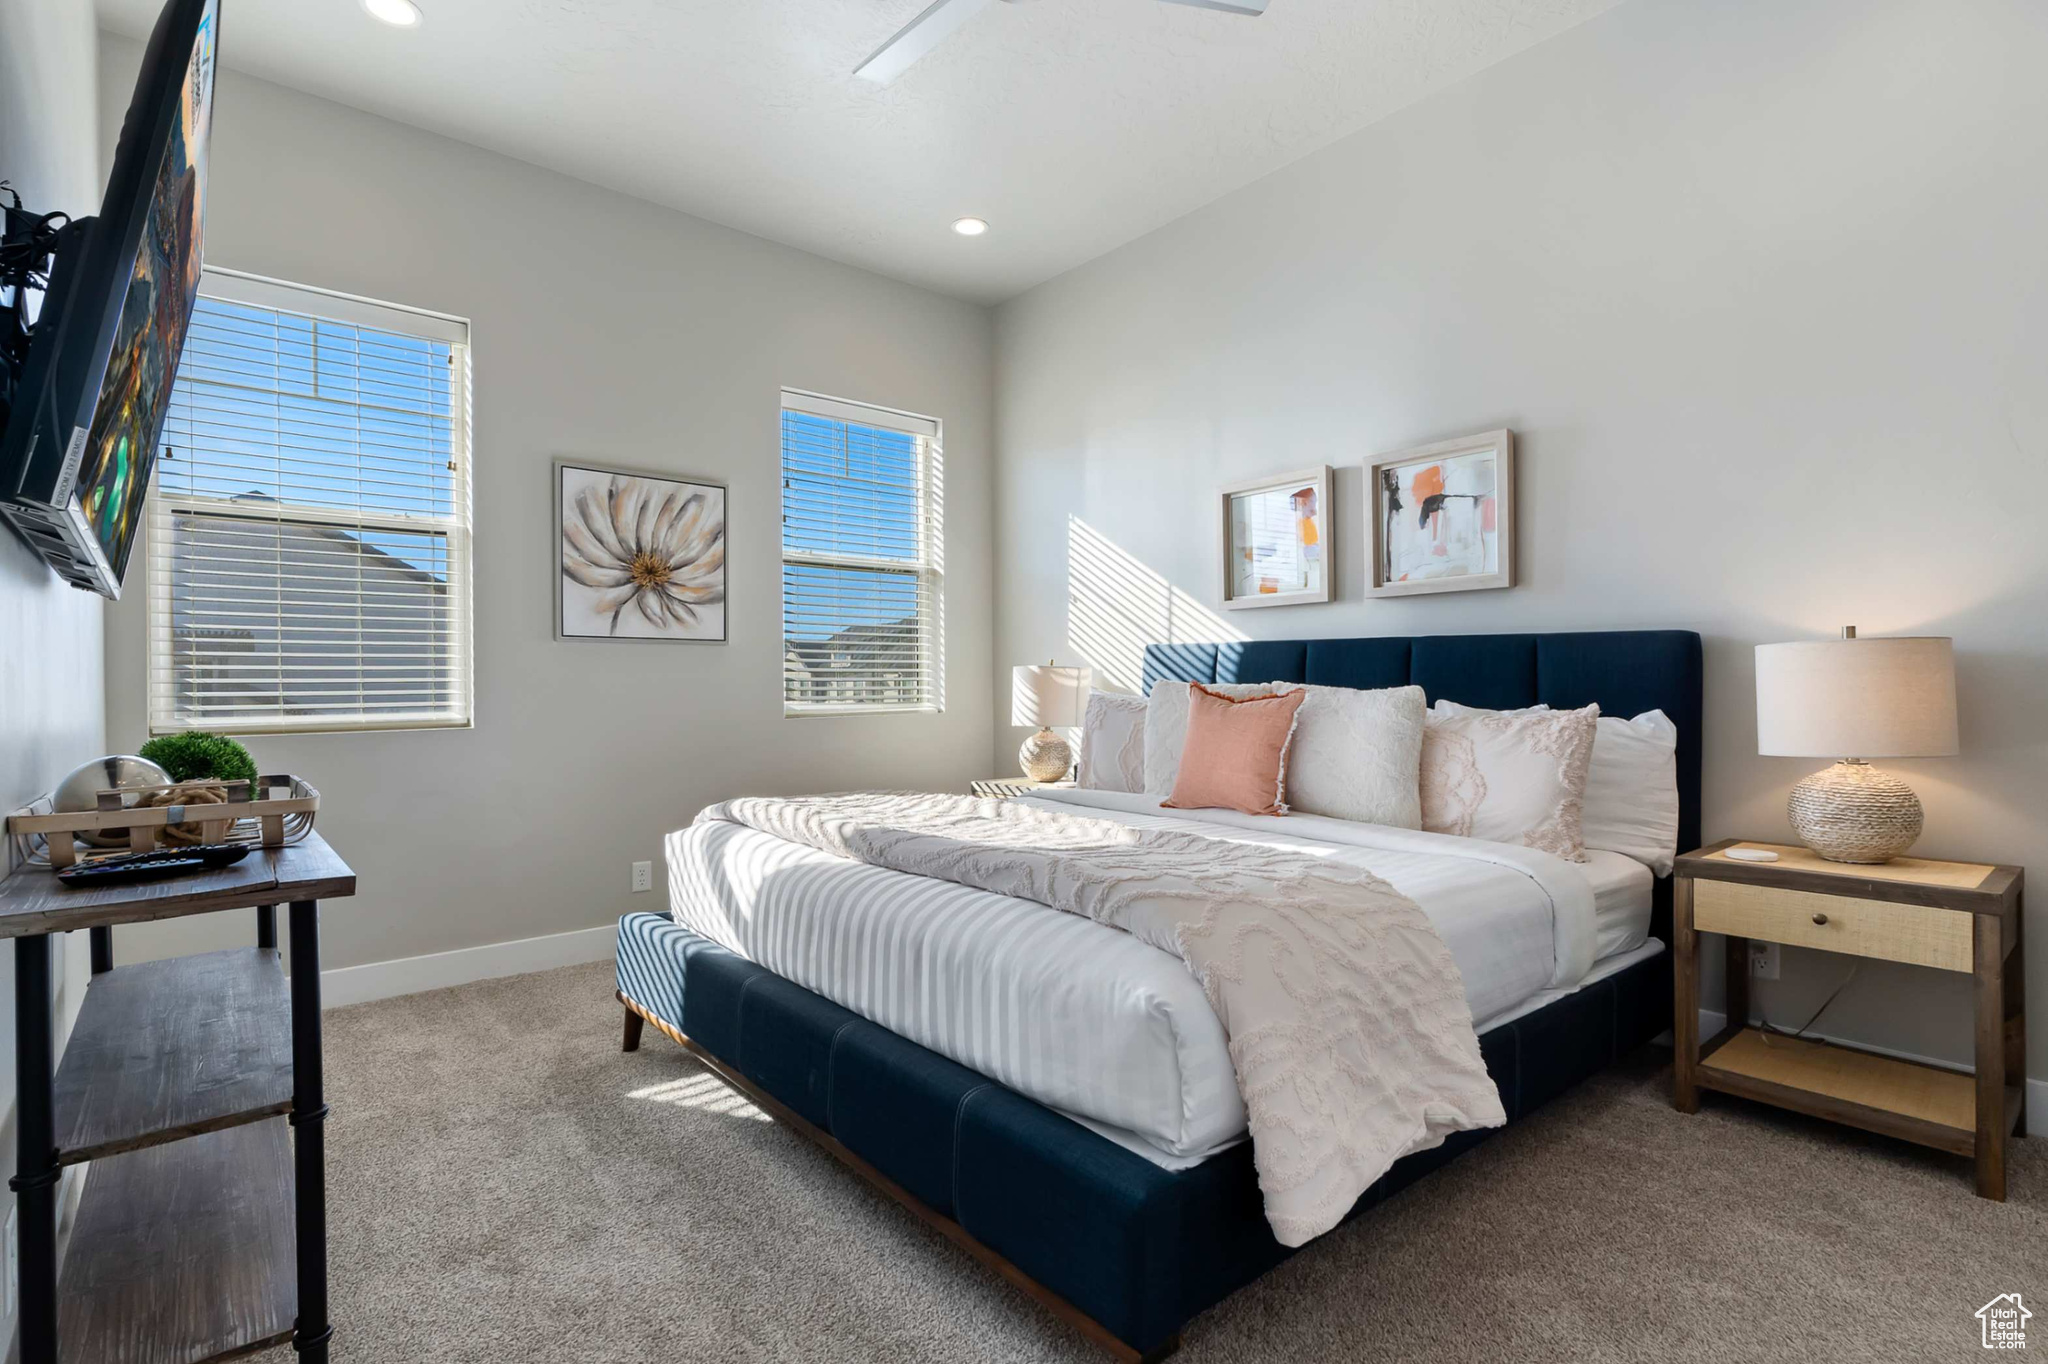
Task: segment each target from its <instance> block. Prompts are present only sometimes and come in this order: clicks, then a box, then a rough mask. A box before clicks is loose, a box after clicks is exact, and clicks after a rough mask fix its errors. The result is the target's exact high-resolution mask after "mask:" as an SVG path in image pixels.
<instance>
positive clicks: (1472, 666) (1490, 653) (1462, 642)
mask: <svg viewBox="0 0 2048 1364" xmlns="http://www.w3.org/2000/svg"><path fill="white" fill-rule="evenodd" d="M1161 678H1173V679H1177V680H1179V681H1183V682H1307V683H1311V684H1313V685H1317V686H1325V687H1402V686H1407V685H1408V684H1410V683H1414V684H1416V685H1418V686H1420V687H1421V688H1422V690H1423V692H1424V693H1425V694H1426V695H1427V696H1428V697H1429V699H1430V700H1431V701H1432V702H1434V701H1436V700H1438V699H1440V698H1442V699H1448V700H1452V701H1456V702H1459V703H1460V704H1463V705H1467V706H1484V707H1486V708H1488V709H1492V710H1508V709H1512V708H1514V707H1516V706H1533V705H1536V704H1537V703H1539V702H1547V703H1548V704H1550V705H1552V706H1557V707H1560V708H1564V707H1577V706H1584V705H1590V704H1592V703H1594V702H1598V703H1599V705H1600V713H1601V714H1603V715H1624V716H1626V715H1640V714H1641V713H1642V712H1644V711H1646V710H1661V711H1663V712H1664V713H1665V714H1666V715H1668V716H1670V717H1671V720H1672V722H1673V723H1674V724H1676V725H1677V726H1678V850H1679V851H1680V852H1685V851H1686V850H1688V849H1691V848H1697V847H1698V846H1699V845H1700V726H1701V721H1702V701H1701V692H1702V684H1701V660H1700V637H1699V636H1698V635H1696V634H1694V633H1693V632H1692V631H1690V630H1607V631H1597V632H1586V633H1580V634H1554V635H1410V636H1402V635H1394V636H1384V637H1380V638H1374V639H1288V640H1252V641H1249V642H1246V643H1243V644H1152V645H1147V646H1146V649H1145V690H1146V691H1148V692H1149V691H1151V690H1152V684H1153V683H1154V682H1156V681H1158V680H1159V679H1161ZM1657 890H1658V895H1657V913H1656V916H1655V920H1654V921H1653V923H1652V931H1653V932H1655V933H1657V934H1658V936H1660V937H1662V938H1663V940H1664V941H1665V942H1666V943H1669V942H1670V941H1671V937H1670V932H1671V929H1670V886H1669V883H1668V880H1667V881H1665V882H1660V883H1659V885H1658V888H1657Z"/></svg>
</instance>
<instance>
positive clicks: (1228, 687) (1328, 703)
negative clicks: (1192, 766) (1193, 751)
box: [1145, 682, 1426, 829]
mask: <svg viewBox="0 0 2048 1364" xmlns="http://www.w3.org/2000/svg"><path fill="white" fill-rule="evenodd" d="M1204 685H1205V686H1206V685H1208V684H1206V683H1205V684H1204ZM1210 690H1212V691H1217V692H1221V693H1222V694H1223V695H1225V696H1230V697H1235V698H1239V699H1242V698H1243V697H1247V696H1268V695H1272V696H1281V695H1285V694H1287V693H1289V692H1297V691H1298V692H1305V693H1307V695H1306V697H1305V699H1304V700H1303V701H1302V703H1301V711H1300V713H1299V714H1298V715H1297V716H1296V717H1295V721H1294V740H1293V742H1292V743H1291V744H1289V745H1288V750H1287V771H1286V776H1285V779H1286V789H1287V805H1288V808H1289V809H1290V810H1293V811H1295V812H1297V813H1299V814H1305V815H1327V816H1329V817H1330V818H1332V819H1349V820H1354V821H1356V822H1358V823H1361V824H1390V825H1392V826H1394V827H1395V828H1397V829H1414V828H1417V827H1420V825H1421V822H1422V800H1421V794H1420V791H1419V789H1418V777H1419V774H1420V772H1421V768H1422V725H1423V716H1424V715H1425V713H1426V710H1425V707H1426V701H1425V698H1424V697H1423V694H1422V688H1420V687H1386V688H1381V689H1377V690H1369V691H1368V690H1361V689H1359V688H1357V687H1311V686H1304V685H1303V684H1301V683H1299V682H1230V683H1224V684H1222V685H1220V686H1214V687H1211V688H1210ZM1187 731H1188V684H1187V683H1185V682H1161V683H1158V684H1157V685H1155V686H1154V687H1153V688H1152V696H1151V699H1150V700H1149V701H1148V702H1147V703H1146V707H1145V791H1146V793H1147V794H1148V795H1154V796H1158V797H1160V798H1161V799H1164V798H1165V797H1166V796H1168V795H1170V794H1171V793H1172V791H1173V783H1174V778H1175V777H1177V776H1178V775H1179V774H1180V756H1181V750H1182V749H1183V748H1184V747H1186V745H1187Z"/></svg>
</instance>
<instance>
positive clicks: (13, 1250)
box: [6, 1208, 21, 1321]
mask: <svg viewBox="0 0 2048 1364" xmlns="http://www.w3.org/2000/svg"><path fill="white" fill-rule="evenodd" d="M20 1282H21V1238H20V1237H19V1236H18V1235H16V1234H15V1221H14V1209H13V1208H9V1209H8V1210H7V1295H6V1296H7V1320H9V1321H13V1320H14V1309H15V1308H16V1307H17V1306H19V1304H18V1303H17V1302H16V1301H15V1297H14V1295H15V1288H16V1285H18V1284H19V1283H20Z"/></svg>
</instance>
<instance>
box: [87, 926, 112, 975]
mask: <svg viewBox="0 0 2048 1364" xmlns="http://www.w3.org/2000/svg"><path fill="white" fill-rule="evenodd" d="M86 934H87V936H88V937H90V938H91V939H92V973H93V974H94V975H96V976H104V975H105V974H106V973H107V972H109V971H111V970H113V969H114V930H113V929H112V928H110V927H108V926H107V925H105V924H102V925H100V926H99V927H98V928H89V929H87V930H86Z"/></svg>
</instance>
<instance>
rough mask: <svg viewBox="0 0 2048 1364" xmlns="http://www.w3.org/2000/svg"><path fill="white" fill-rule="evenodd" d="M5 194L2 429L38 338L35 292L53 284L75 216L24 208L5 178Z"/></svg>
mask: <svg viewBox="0 0 2048 1364" xmlns="http://www.w3.org/2000/svg"><path fill="white" fill-rule="evenodd" d="M0 194H4V195H6V196H7V200H8V202H7V203H6V204H5V205H4V206H0V209H4V215H5V222H6V227H5V230H4V231H0V291H4V293H5V298H4V300H0V427H4V426H5V424H6V417H7V414H8V412H9V411H10V410H11V409H12V407H13V405H14V390H15V386H16V385H17V384H18V383H20V381H21V369H22V366H23V365H25V364H27V363H28V351H29V343H30V340H31V337H32V332H31V328H30V326H29V311H28V300H29V293H30V291H34V292H37V293H41V292H43V291H44V290H47V289H48V288H49V287H50V258H51V256H52V255H53V254H54V253H55V251H56V249H57V243H58V240H59V238H60V237H61V236H62V233H63V229H64V226H65V224H67V223H69V222H70V221H71V215H70V214H68V213H30V212H28V211H27V210H26V209H24V208H22V206H21V195H20V194H18V193H17V192H16V191H15V188H14V186H13V185H11V184H9V183H8V182H7V181H5V180H0Z"/></svg>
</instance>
